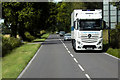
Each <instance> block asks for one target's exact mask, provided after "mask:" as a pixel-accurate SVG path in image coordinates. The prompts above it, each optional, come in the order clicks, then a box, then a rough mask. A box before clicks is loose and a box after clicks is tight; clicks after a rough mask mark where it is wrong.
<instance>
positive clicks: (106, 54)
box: [104, 53, 120, 60]
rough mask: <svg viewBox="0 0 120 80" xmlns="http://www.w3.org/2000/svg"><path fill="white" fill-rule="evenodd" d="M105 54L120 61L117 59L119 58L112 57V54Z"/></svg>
mask: <svg viewBox="0 0 120 80" xmlns="http://www.w3.org/2000/svg"><path fill="white" fill-rule="evenodd" d="M104 54H106V55H108V56H110V57H112V58H115V59H118V60H120V59H119V58H117V57H115V56H112V55H110V54H108V53H104Z"/></svg>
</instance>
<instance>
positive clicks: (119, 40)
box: [110, 23, 120, 48]
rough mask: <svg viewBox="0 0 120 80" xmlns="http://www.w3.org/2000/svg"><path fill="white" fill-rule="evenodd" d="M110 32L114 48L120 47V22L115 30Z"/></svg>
mask: <svg viewBox="0 0 120 80" xmlns="http://www.w3.org/2000/svg"><path fill="white" fill-rule="evenodd" d="M110 33H111V34H110V37H111V46H112V47H113V48H120V23H119V24H118V25H116V28H115V29H114V30H111V32H110Z"/></svg>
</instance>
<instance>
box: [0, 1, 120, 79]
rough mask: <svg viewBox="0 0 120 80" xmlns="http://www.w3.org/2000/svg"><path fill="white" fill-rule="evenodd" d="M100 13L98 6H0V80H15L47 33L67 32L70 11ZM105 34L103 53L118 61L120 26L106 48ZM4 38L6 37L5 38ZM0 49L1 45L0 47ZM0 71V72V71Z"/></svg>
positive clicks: (8, 4)
mask: <svg viewBox="0 0 120 80" xmlns="http://www.w3.org/2000/svg"><path fill="white" fill-rule="evenodd" d="M88 8H89V9H100V8H102V3H99V2H95V3H94V2H90V3H86V2H72V3H71V2H59V3H57V4H56V3H53V2H49V3H46V2H40V3H34V2H24V3H22V2H2V13H3V14H2V18H3V19H4V20H5V21H4V24H2V25H1V26H2V31H1V27H0V31H1V32H2V34H3V36H2V38H3V40H2V50H3V52H2V55H3V57H2V59H3V61H2V68H3V69H2V77H3V78H17V76H18V75H19V74H20V72H21V71H22V70H23V69H24V68H25V66H26V65H27V63H28V62H29V61H30V59H31V58H32V57H33V56H34V54H35V53H36V51H37V50H38V48H39V47H40V44H27V43H34V42H43V41H45V39H46V38H47V37H48V36H49V33H50V32H51V33H54V32H55V31H60V30H64V31H65V32H70V29H71V27H70V19H71V12H72V11H73V10H74V9H88ZM107 32H108V31H107V30H104V33H103V38H104V49H105V51H106V52H108V53H109V54H112V55H114V56H116V57H119V56H118V54H119V51H118V50H119V49H120V26H119V25H117V28H116V29H115V30H111V33H112V34H111V44H110V45H109V44H108V33H107ZM6 35H7V37H6ZM0 45H1V44H0ZM0 71H1V70H0Z"/></svg>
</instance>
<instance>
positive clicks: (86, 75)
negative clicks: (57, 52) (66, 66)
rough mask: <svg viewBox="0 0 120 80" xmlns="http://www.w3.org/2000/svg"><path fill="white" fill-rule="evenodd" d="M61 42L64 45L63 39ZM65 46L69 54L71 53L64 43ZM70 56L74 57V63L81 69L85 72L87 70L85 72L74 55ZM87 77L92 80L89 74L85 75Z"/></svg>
mask: <svg viewBox="0 0 120 80" xmlns="http://www.w3.org/2000/svg"><path fill="white" fill-rule="evenodd" d="M59 40H60V41H61V42H62V43H63V41H62V40H61V39H59ZM63 45H64V47H65V48H66V50H67V51H68V53H70V51H69V50H68V48H67V46H66V45H65V44H64V43H63ZM70 55H71V57H73V59H74V61H75V62H76V63H77V64H78V66H79V67H80V69H81V70H82V71H83V72H84V71H85V70H84V69H83V67H82V66H81V65H80V64H79V63H78V61H77V60H76V58H74V56H73V54H71V53H70ZM85 76H86V77H87V78H88V80H92V79H91V78H90V76H89V75H88V74H85Z"/></svg>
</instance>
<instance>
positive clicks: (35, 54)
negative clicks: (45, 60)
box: [17, 45, 43, 79]
mask: <svg viewBox="0 0 120 80" xmlns="http://www.w3.org/2000/svg"><path fill="white" fill-rule="evenodd" d="M42 46H43V45H41V46H40V48H39V49H38V51H37V52H36V54H35V55H34V56H33V58H32V59H31V60H30V62H29V63H28V64H27V66H26V67H25V69H24V70H23V71H22V72H21V73H20V75H19V76H18V77H17V79H19V78H21V77H22V75H23V74H24V73H25V71H26V70H27V68H28V67H29V66H30V64H31V63H32V62H33V60H34V59H35V57H36V56H37V55H38V53H39V51H40V50H41V48H42Z"/></svg>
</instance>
